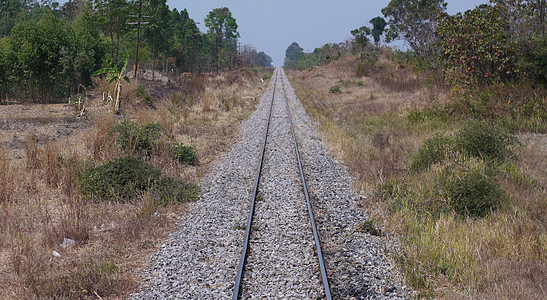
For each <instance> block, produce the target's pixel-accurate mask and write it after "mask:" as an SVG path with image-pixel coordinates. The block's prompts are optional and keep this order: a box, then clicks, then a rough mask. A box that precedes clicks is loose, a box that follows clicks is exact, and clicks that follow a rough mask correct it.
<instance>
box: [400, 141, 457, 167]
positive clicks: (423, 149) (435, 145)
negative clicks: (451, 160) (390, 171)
mask: <svg viewBox="0 0 547 300" xmlns="http://www.w3.org/2000/svg"><path fill="white" fill-rule="evenodd" d="M451 141H452V139H451V138H450V137H448V136H444V135H443V134H438V133H437V134H435V136H433V137H431V138H429V139H427V140H426V141H425V142H424V144H423V145H422V146H420V148H419V149H418V153H417V154H416V155H415V156H414V157H413V158H412V162H411V163H410V170H411V171H414V172H417V171H421V170H424V169H427V168H429V167H430V166H431V165H433V164H436V163H440V162H442V161H443V160H444V159H445V157H446V155H447V152H448V151H449V149H450V143H451Z"/></svg>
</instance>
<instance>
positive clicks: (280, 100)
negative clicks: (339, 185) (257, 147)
mask: <svg viewBox="0 0 547 300" xmlns="http://www.w3.org/2000/svg"><path fill="white" fill-rule="evenodd" d="M284 76H285V75H284V73H283V71H281V70H276V73H275V79H274V80H275V81H274V88H273V93H272V97H271V102H270V108H269V114H268V118H267V125H266V130H265V133H264V139H263V143H262V150H261V154H260V159H259V164H258V169H257V172H256V177H255V183H254V188H253V193H252V200H251V204H250V210H249V215H248V218H247V224H246V226H245V237H244V244H243V250H242V253H241V258H240V262H239V267H238V272H237V275H236V280H235V286H234V293H233V297H232V299H233V300H238V299H240V298H241V297H242V295H243V294H244V293H245V287H246V286H253V285H254V286H261V284H260V282H252V281H253V280H254V279H253V278H247V280H244V279H245V277H246V275H252V272H246V271H247V268H246V267H247V264H248V261H249V260H252V264H255V265H260V264H262V261H268V260H271V259H272V257H271V256H274V257H275V256H276V255H275V254H274V253H272V252H268V251H255V253H253V254H254V255H252V254H251V257H252V258H251V259H249V254H250V252H252V251H250V250H251V249H252V247H253V246H252V245H254V244H259V245H260V244H261V243H269V242H271V241H272V240H275V242H276V243H278V244H280V245H282V246H283V245H285V246H289V247H290V246H294V244H293V243H294V241H282V240H280V239H283V238H284V237H288V238H289V239H290V236H283V235H281V236H279V235H277V234H276V236H274V237H264V234H262V235H261V234H258V235H257V236H259V237H256V236H254V235H255V232H256V231H261V229H260V227H258V226H256V225H255V222H253V220H254V216H255V213H256V212H257V202H258V200H261V201H268V200H267V199H265V197H267V195H266V196H265V195H262V194H261V192H260V187H261V186H264V185H265V184H266V183H264V182H265V181H266V180H267V179H266V180H265V178H264V177H263V167H264V166H265V156H268V155H267V151H270V152H273V153H275V152H276V150H278V149H276V146H279V145H275V144H274V143H272V144H273V145H272V144H270V143H268V141H269V139H271V138H272V137H269V136H270V135H271V134H272V133H273V131H272V129H273V130H276V131H285V133H286V130H287V129H288V128H282V124H283V123H285V124H287V125H288V127H289V128H290V136H291V137H292V139H291V140H292V141H291V144H292V150H291V149H288V148H286V147H284V148H285V149H282V150H285V151H287V150H288V151H289V152H293V153H294V163H295V165H296V164H297V165H298V172H299V177H300V185H301V188H302V195H300V196H301V197H296V198H298V199H278V200H281V201H284V200H289V201H293V200H296V202H298V201H300V202H301V203H305V207H306V210H307V212H306V214H307V216H308V224H309V227H308V231H309V235H311V236H313V245H310V243H309V241H308V243H305V242H304V243H303V244H304V245H303V246H302V247H304V248H310V246H311V247H312V248H313V250H312V249H307V250H308V251H307V253H310V252H314V253H315V259H316V266H312V268H315V269H316V271H317V274H316V275H317V278H318V279H319V280H320V283H321V286H322V291H321V292H319V291H316V292H318V294H319V296H320V297H322V298H325V299H329V300H330V299H332V297H331V291H330V287H329V281H328V278H327V272H326V269H325V264H324V262H323V255H322V251H321V243H320V241H319V234H318V232H317V227H316V225H315V220H314V216H313V210H312V206H311V202H310V197H309V194H308V189H307V186H306V179H305V176H304V171H303V168H302V162H301V159H300V153H299V150H298V142H297V140H296V136H295V133H294V127H293V122H292V118H291V112H290V108H289V102H288V99H287V95H286V92H285V83H284V81H285V78H284ZM283 106H284V110H285V116H283V115H282V111H283ZM272 112H273V116H274V120H275V121H277V122H278V123H279V124H276V126H274V127H277V128H272V129H270V124H271V123H272ZM283 118H285V120H283ZM275 121H274V122H275ZM280 125H281V127H280ZM282 136H284V137H286V136H287V135H286V134H282ZM277 137H278V138H279V135H278V136H277ZM269 147H271V148H273V149H269ZM273 155H275V154H271V155H270V156H273ZM282 159H283V158H282ZM266 160H267V162H269V163H272V166H273V168H275V163H274V162H275V159H274V158H272V157H267V158H266ZM288 171H290V170H288ZM276 173H277V174H276V175H274V176H278V177H283V176H284V175H285V174H283V173H279V172H276ZM270 178H271V177H270ZM277 188H279V186H278V187H277ZM281 188H282V186H281ZM274 198H275V196H274ZM278 198H283V197H278ZM274 201H275V200H274ZM296 207H300V208H302V206H299V205H298V204H296ZM293 208H294V207H293ZM268 209H270V210H271V211H264V210H268ZM283 209H286V208H285V207H284V206H282V205H276V204H275V203H274V204H273V205H263V206H262V207H260V208H259V210H262V211H261V212H260V214H261V215H263V216H274V218H272V220H262V222H263V223H264V222H265V223H266V224H270V222H271V223H274V224H275V223H276V222H275V221H276V220H275V219H276V218H275V216H278V212H276V210H283ZM266 219H267V217H266ZM302 219H303V218H302V216H301V214H299V213H296V216H295V219H294V222H300V223H301V222H302ZM285 221H288V222H291V220H285ZM285 224H286V223H285ZM278 225H279V226H282V225H283V224H278ZM274 226H276V225H274ZM275 232H284V230H283V228H278V229H277V230H276V231H275ZM253 237H254V238H253ZM274 252H275V251H274ZM302 252H306V250H304V251H302ZM283 253H284V254H285V255H286V253H290V252H283ZM308 256H309V255H308ZM308 258H309V257H308ZM274 259H275V258H274ZM278 259H279V260H281V261H284V264H282V265H286V266H288V268H287V270H285V271H286V272H287V275H286V276H291V275H294V274H292V271H291V268H290V265H291V263H290V262H289V263H287V260H290V258H289V257H278ZM293 264H294V263H293ZM278 273H279V272H278ZM281 273H283V272H281ZM247 277H252V276H247ZM272 278H277V280H279V274H277V276H274V277H272ZM257 279H260V278H257ZM263 279H264V278H263ZM274 280H275V279H274ZM312 281H313V280H312ZM255 289H256V288H255ZM262 292H265V293H268V291H267V290H266V291H264V290H263V291H262ZM248 294H252V293H248ZM285 295H291V294H290V291H287V294H285ZM254 296H255V297H256V296H257V295H256V294H254ZM262 296H264V295H262ZM270 296H271V295H270ZM295 296H296V294H295ZM300 296H302V295H300ZM306 296H312V295H310V294H306ZM313 296H314V297H317V295H313Z"/></svg>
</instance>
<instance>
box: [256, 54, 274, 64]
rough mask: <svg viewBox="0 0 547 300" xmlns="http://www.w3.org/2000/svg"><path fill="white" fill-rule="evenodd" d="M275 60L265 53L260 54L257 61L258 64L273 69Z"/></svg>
mask: <svg viewBox="0 0 547 300" xmlns="http://www.w3.org/2000/svg"><path fill="white" fill-rule="evenodd" d="M272 63H273V59H272V58H271V57H270V56H269V55H268V54H266V53H264V51H260V52H258V57H257V59H256V64H257V65H259V66H263V67H271V66H272Z"/></svg>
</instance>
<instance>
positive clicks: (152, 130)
mask: <svg viewBox="0 0 547 300" xmlns="http://www.w3.org/2000/svg"><path fill="white" fill-rule="evenodd" d="M114 133H118V137H117V138H116V143H117V144H118V145H119V146H120V147H121V148H122V149H124V151H126V152H130V153H139V154H143V155H150V154H151V152H152V150H153V149H154V147H156V146H157V143H158V140H159V139H160V138H161V137H163V136H164V135H165V129H164V128H163V126H162V125H161V124H159V123H155V122H152V123H148V124H146V125H144V126H140V125H139V124H138V123H137V122H133V121H131V120H128V119H125V120H123V122H121V123H120V124H118V125H116V126H114V127H112V129H110V132H109V135H112V134H114Z"/></svg>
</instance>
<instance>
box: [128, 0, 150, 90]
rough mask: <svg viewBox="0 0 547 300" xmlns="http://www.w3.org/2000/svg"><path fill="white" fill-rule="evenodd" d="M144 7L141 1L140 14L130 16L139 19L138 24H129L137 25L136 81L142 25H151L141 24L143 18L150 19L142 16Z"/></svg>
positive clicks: (140, 0)
mask: <svg viewBox="0 0 547 300" xmlns="http://www.w3.org/2000/svg"><path fill="white" fill-rule="evenodd" d="M142 5H143V4H142V0H139V14H138V15H136V16H130V17H137V23H129V25H137V43H136V45H135V80H136V79H137V71H138V70H139V42H140V31H141V24H142V25H145V24H148V23H149V22H141V18H149V16H143V15H142V14H141V8H142ZM144 5H146V4H144Z"/></svg>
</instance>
